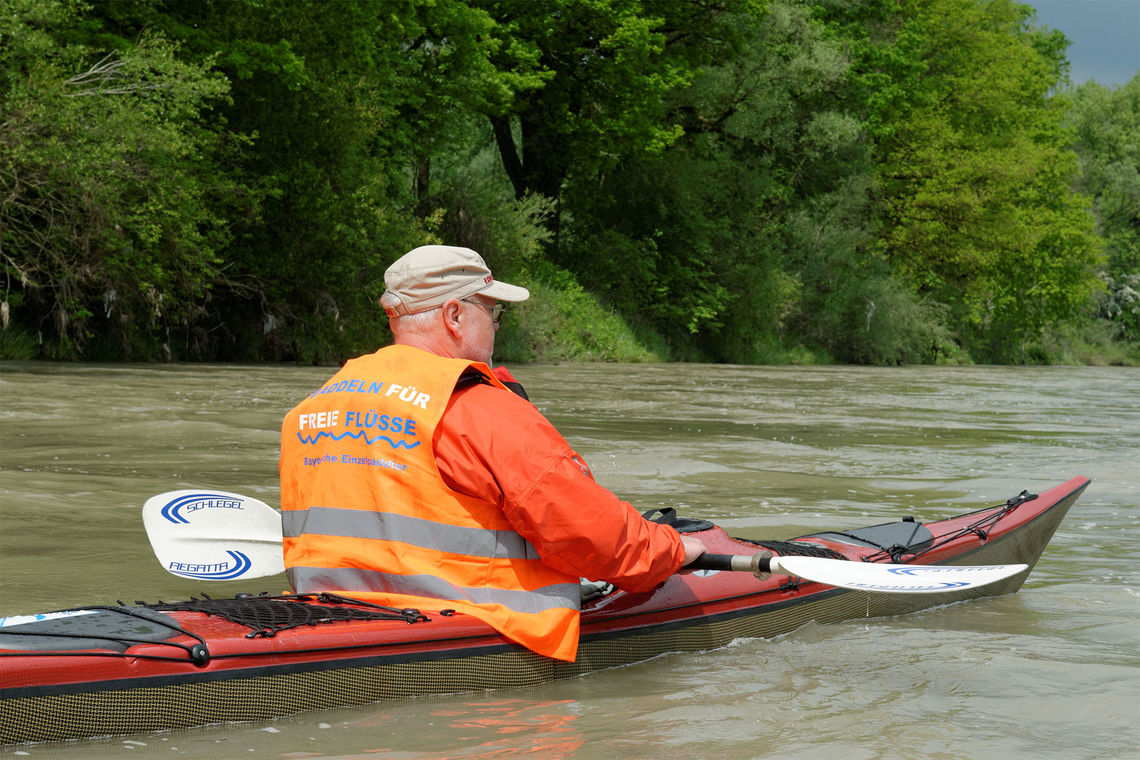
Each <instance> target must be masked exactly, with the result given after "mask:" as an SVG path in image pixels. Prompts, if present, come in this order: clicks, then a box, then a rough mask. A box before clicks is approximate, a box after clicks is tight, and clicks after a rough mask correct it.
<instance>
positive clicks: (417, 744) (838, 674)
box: [0, 363, 1140, 760]
mask: <svg viewBox="0 0 1140 760" xmlns="http://www.w3.org/2000/svg"><path fill="white" fill-rule="evenodd" d="M512 369H514V371H515V374H516V376H518V377H519V379H520V380H521V381H522V382H523V383H524V384H525V385H526V386H527V389H528V392H529V393H530V395H531V398H532V399H534V400H535V401H536V403H537V404H538V406H539V407H540V408H541V409H542V410H543V412H544V413H546V414H547V415H548V416H549V417H550V418H551V419H552V420H553V421H554V422H555V423H556V424H557V425H558V427H559V428H560V429H561V430H562V432H563V433H564V434H565V435H566V437H567V438H568V439H569V440H570V442H571V444H572V445H574V446H575V447H576V448H577V449H578V450H579V451H580V452H581V453H582V454H583V455H584V456H585V457H586V459H587V460H588V461H589V462H590V464H591V466H592V468H593V470H594V473H595V475H596V477H597V478H598V479H599V480H600V481H602V482H603V483H604V484H606V485H607V486H609V487H611V488H612V489H614V490H615V491H617V492H618V493H619V494H621V495H622V496H623V497H625V498H627V499H629V500H630V501H632V502H633V503H634V504H635V506H637V507H638V508H640V509H650V508H653V507H664V506H669V507H677V508H678V509H679V510H680V511H681V512H683V513H685V514H688V515H690V516H695V517H705V518H708V519H712V520H714V521H716V522H718V523H720V524H722V525H724V526H725V527H726V528H728V530H729V531H730V532H732V533H734V534H736V535H740V536H745V537H750V538H786V537H789V536H791V535H800V534H803V533H807V532H813V531H818V530H824V529H833V528H849V527H856V526H859V525H866V524H871V523H876V522H884V521H886V520H890V519H895V518H897V517H899V516H901V515H905V514H912V515H915V516H916V517H919V518H920V519H936V518H939V517H942V516H946V515H949V514H953V513H958V512H961V511H965V510H966V509H971V508H974V507H980V506H983V505H986V504H993V503H999V502H1002V501H1004V500H1005V499H1007V498H1008V497H1010V496H1012V495H1014V494H1016V493H1018V492H1019V491H1020V490H1022V489H1023V488H1025V489H1029V490H1042V489H1044V488H1047V487H1049V486H1051V485H1054V484H1056V483H1059V482H1061V481H1063V480H1066V479H1067V478H1069V477H1070V476H1073V475H1078V474H1081V475H1088V476H1091V477H1092V478H1093V479H1094V482H1093V484H1092V486H1091V487H1090V488H1089V489H1088V491H1087V492H1086V494H1085V495H1084V496H1083V497H1082V499H1081V501H1080V502H1078V503H1077V506H1076V507H1075V508H1074V509H1073V511H1072V513H1071V514H1070V516H1069V518H1068V520H1067V521H1066V522H1065V523H1064V524H1063V525H1062V526H1061V528H1060V530H1059V531H1058V533H1057V535H1056V537H1055V538H1054V540H1053V543H1052V545H1051V546H1050V548H1049V549H1048V550H1047V551H1046V553H1045V555H1044V557H1043V558H1042V560H1041V562H1040V563H1039V564H1038V566H1037V568H1036V569H1035V571H1034V573H1033V575H1031V576H1030V578H1029V580H1028V582H1027V583H1026V585H1025V587H1024V589H1023V590H1022V592H1020V593H1019V594H1016V595H1014V596H1010V597H1004V598H1001V599H994V600H988V601H985V602H978V603H970V604H962V605H956V606H950V607H944V608H941V609H935V610H930V611H927V612H923V613H919V614H916V615H910V616H907V617H902V618H897V619H889V620H873V621H859V622H853V623H845V624H840V625H829V626H811V627H809V628H805V629H802V630H800V631H797V632H795V633H793V634H789V635H787V636H784V637H781V638H779V639H776V640H749V641H742V642H738V643H737V644H735V645H734V646H731V647H728V648H725V649H720V650H717V651H714V652H708V653H703V654H696V655H685V656H680V655H675V656H666V657H662V658H658V659H657V660H653V661H651V662H648V663H643V664H641V665H636V666H632V667H628V668H622V669H618V670H613V671H606V672H602V673H597V674H593V675H590V676H586V677H583V678H578V679H572V680H569V681H565V682H560V683H557V684H549V685H546V686H542V687H536V688H533V689H522V690H512V691H505V692H493V693H478V694H471V695H454V696H445V697H432V698H424V699H414V700H405V701H401V702H396V703H390V704H383V705H368V706H365V707H361V708H356V709H353V710H339V711H330V712H325V713H308V714H304V715H298V716H293V717H289V718H283V719H281V720H278V721H274V722H271V723H266V724H243V725H236V726H222V727H212V728H203V729H197V730H194V731H186V732H172V733H167V734H152V735H146V736H138V737H125V738H124V737H119V738H113V739H105V740H94V741H86V742H78V743H70V744H55V745H36V746H30V747H22V748H5V749H3V750H0V752H2V753H3V754H4V755H5V756H9V755H13V753H14V752H23V753H26V756H31V757H38V758H55V757H60V758H63V757H66V758H87V757H101V756H102V757H122V756H124V755H127V754H129V755H131V756H134V757H159V756H161V757H199V758H219V757H227V758H234V757H250V756H259V757H265V756H269V757H282V758H307V757H320V758H337V757H343V758H349V757H352V758H357V757H369V758H372V757H378V758H416V759H418V760H425V759H428V758H430V759H432V760H435V759H437V758H496V757H508V756H511V757H513V756H530V757H542V758H564V757H565V758H569V757H574V758H613V757H617V756H622V755H626V756H629V757H631V758H642V757H665V758H671V757H678V758H681V757H683V758H694V757H701V758H711V757H716V758H754V757H761V756H763V757H769V758H817V757H828V756H832V755H834V756H837V757H838V756H843V757H848V758H864V757H866V758H873V757H885V756H889V755H894V754H899V753H900V752H899V748H900V747H904V748H905V752H903V753H902V754H903V755H904V756H906V757H908V758H918V759H922V758H941V757H946V756H949V754H951V753H952V754H953V755H954V756H956V757H998V756H1002V757H1005V756H1008V757H1056V758H1065V760H1069V758H1073V757H1090V758H1091V757H1106V758H1107V757H1126V756H1128V753H1129V752H1134V750H1135V748H1136V747H1138V746H1140V734H1138V733H1137V728H1136V726H1137V725H1140V708H1138V707H1137V705H1138V704H1140V672H1138V667H1140V654H1138V652H1140V625H1138V622H1140V582H1138V581H1140V570H1138V569H1137V567H1138V560H1140V551H1138V550H1137V548H1136V546H1137V538H1138V537H1140V531H1138V522H1140V510H1137V503H1138V501H1140V466H1138V463H1140V401H1138V399H1140V372H1138V371H1137V370H1134V369H1121V368H994V367H968V368H903V369H890V370H886V369H872V368H849V367H813V368H798V367H780V368H771V367H733V366H700V365H637V366H624V365H550V366H524V367H518V368H512ZM331 374H332V370H331V369H329V368H312V367H302V368H296V367H277V366H256V367H239V366H229V365H227V366H220V365H218V366H201V365H195V366H149V365H148V366H116V365H57V364H38V363H14V364H13V363H6V364H0V615H7V614H14V613H21V612H32V611H41V610H44V609H49V608H59V607H66V606H71V605H78V604H84V603H87V604H91V603H107V602H114V601H115V600H118V599H123V600H124V601H133V600H135V599H145V600H149V601H154V600H157V599H167V600H169V599H172V598H185V597H188V596H190V595H195V594H200V593H201V592H203V591H206V592H208V593H210V594H211V595H215V596H221V595H227V594H232V593H236V592H237V591H262V590H268V591H280V590H282V589H284V587H285V582H284V578H281V577H279V578H271V579H262V580H259V581H254V582H245V583H222V584H210V585H205V584H202V583H197V582H191V581H187V580H182V579H178V578H175V577H173V576H170V575H167V574H166V573H164V572H163V571H162V569H161V567H160V566H159V565H158V563H157V561H156V560H155V559H154V558H153V556H152V555H151V553H150V550H149V547H148V544H147V540H146V536H145V533H144V531H143V528H142V523H141V520H140V518H139V510H140V508H141V506H142V504H143V502H144V501H145V500H146V499H147V498H148V497H150V496H152V495H154V494H156V493H161V492H164V491H169V490H174V489H177V488H190V487H215V488H220V489H224V490H228V491H234V492H237V493H244V494H248V495H250V496H255V497H257V498H259V499H262V500H264V501H266V502H268V503H269V504H276V502H277V483H276V477H277V472H276V464H277V463H276V460H277V450H278V426H279V424H280V420H281V418H282V417H283V415H284V413H285V411H287V410H288V409H289V408H290V407H291V406H292V405H293V404H294V403H296V402H297V401H298V400H299V399H301V398H303V397H304V396H305V395H307V394H308V393H309V392H310V391H311V390H313V389H314V388H316V387H318V386H319V385H320V384H321V382H323V380H325V379H326V378H327V377H328V376H330V375H331ZM251 584H252V587H251ZM21 756H24V755H21Z"/></svg>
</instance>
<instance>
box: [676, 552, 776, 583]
mask: <svg viewBox="0 0 1140 760" xmlns="http://www.w3.org/2000/svg"><path fill="white" fill-rule="evenodd" d="M686 567H689V568H692V569H693V570H732V571H736V572H743V573H752V574H753V575H755V576H756V577H757V578H766V577H767V574H768V573H774V572H775V573H778V572H780V571H781V568H780V562H779V558H778V557H773V556H772V554H771V553H770V552H757V553H756V554H752V555H748V554H707V553H706V554H702V555H701V556H699V557H697V558H696V559H695V560H693V561H692V562H691V563H690V564H688V565H686Z"/></svg>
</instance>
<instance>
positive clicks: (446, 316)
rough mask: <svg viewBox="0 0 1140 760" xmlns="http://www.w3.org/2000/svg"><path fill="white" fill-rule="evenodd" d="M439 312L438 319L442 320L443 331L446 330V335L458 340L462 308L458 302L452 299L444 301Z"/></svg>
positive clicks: (460, 330)
mask: <svg viewBox="0 0 1140 760" xmlns="http://www.w3.org/2000/svg"><path fill="white" fill-rule="evenodd" d="M439 311H440V318H441V319H442V320H443V329H445V330H447V333H448V335H451V336H452V337H453V338H455V339H456V340H458V339H459V337H460V333H461V332H462V329H463V328H462V326H461V324H460V322H461V321H462V318H463V306H461V305H460V303H459V301H457V300H456V299H454V298H452V299H451V300H449V301H446V302H445V303H444V304H443V306H441V307H440V309H439Z"/></svg>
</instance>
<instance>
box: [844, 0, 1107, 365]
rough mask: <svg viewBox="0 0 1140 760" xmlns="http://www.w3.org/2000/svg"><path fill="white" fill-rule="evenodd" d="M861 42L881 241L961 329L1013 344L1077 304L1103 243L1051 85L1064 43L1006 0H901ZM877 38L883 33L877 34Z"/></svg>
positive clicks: (987, 347)
mask: <svg viewBox="0 0 1140 760" xmlns="http://www.w3.org/2000/svg"><path fill="white" fill-rule="evenodd" d="M880 7H886V8H887V9H888V10H889V13H885V14H884V15H883V16H882V17H880V18H879V19H877V22H876V23H875V24H874V26H873V27H872V33H871V35H870V36H869V37H868V38H867V39H866V40H865V42H864V44H863V46H862V48H861V49H862V51H863V55H864V62H863V63H862V64H861V72H862V77H863V82H864V86H865V87H866V92H867V98H866V100H867V104H868V109H869V110H868V117H867V121H868V124H869V125H870V127H871V133H872V136H873V137H874V139H875V141H876V145H877V160H876V169H877V175H878V181H879V185H880V191H881V194H882V203H883V210H884V213H883V216H882V219H881V224H882V227H881V233H880V234H881V238H882V241H883V248H882V253H883V255H884V256H885V257H886V259H887V260H888V261H889V262H891V263H892V265H893V267H894V268H895V269H896V270H897V271H898V272H899V273H901V274H902V275H903V276H904V277H905V278H906V279H907V280H908V281H910V282H911V283H913V285H914V287H916V288H917V290H918V292H919V293H920V294H921V295H924V296H926V297H931V298H934V299H936V300H937V301H939V302H942V303H945V304H947V305H948V306H949V307H950V309H951V314H952V317H953V319H954V320H955V322H957V323H958V324H959V325H962V326H963V327H962V328H961V329H960V330H959V337H960V339H962V340H965V341H967V342H971V341H972V342H973V344H974V345H975V346H977V347H978V348H979V349H981V350H982V351H988V352H990V353H989V355H990V356H992V357H998V356H1007V357H1008V356H1013V355H1015V354H1016V352H1017V351H1018V350H1019V347H1020V346H1021V345H1023V342H1024V340H1026V339H1027V338H1031V337H1032V336H1034V335H1035V334H1037V333H1038V332H1039V331H1040V329H1041V328H1042V327H1044V326H1046V325H1049V324H1055V323H1056V322H1057V321H1059V320H1063V319H1067V318H1071V317H1073V316H1074V315H1076V314H1078V313H1079V312H1080V310H1081V308H1082V307H1083V306H1084V304H1086V303H1087V302H1088V301H1089V299H1090V297H1091V296H1092V294H1093V293H1094V292H1095V289H1096V287H1097V283H1096V277H1095V273H1096V268H1097V266H1098V263H1099V260H1100V258H1099V257H1100V246H1099V243H1098V241H1097V238H1096V235H1095V230H1094V229H1093V227H1092V220H1091V217H1090V216H1089V214H1088V213H1087V206H1086V203H1085V201H1084V200H1083V199H1082V197H1081V196H1080V195H1079V194H1077V193H1075V192H1073V191H1072V189H1071V187H1070V182H1071V181H1072V179H1073V177H1074V176H1075V173H1076V169H1077V166H1076V157H1075V155H1074V154H1073V152H1072V151H1071V150H1070V149H1069V147H1068V144H1067V139H1068V138H1067V136H1066V134H1065V132H1064V130H1062V129H1061V127H1060V120H1061V119H1060V116H1061V112H1062V110H1063V108H1064V104H1063V101H1060V100H1058V99H1056V98H1050V97H1048V95H1049V90H1050V88H1051V87H1053V86H1054V85H1055V84H1056V83H1057V78H1058V76H1059V72H1060V71H1062V70H1063V66H1062V64H1061V62H1060V61H1059V60H1058V59H1056V58H1052V59H1051V58H1049V57H1048V55H1049V54H1053V55H1056V54H1057V51H1058V50H1059V49H1060V47H1059V46H1058V45H1057V44H1056V40H1055V39H1052V38H1050V37H1044V36H1043V34H1042V33H1041V32H1038V31H1035V30H1033V29H1031V28H1029V27H1028V22H1029V20H1030V19H1031V13H1032V10H1031V9H1030V8H1028V7H1027V6H1022V5H1018V4H1016V3H1013V2H1008V1H1007V0H996V1H995V2H979V1H978V0H898V2H897V3H892V4H888V5H886V6H880ZM882 40H885V41H882Z"/></svg>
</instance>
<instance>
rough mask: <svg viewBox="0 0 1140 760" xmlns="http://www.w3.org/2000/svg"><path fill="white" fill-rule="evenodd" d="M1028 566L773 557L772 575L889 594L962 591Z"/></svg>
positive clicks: (1003, 578)
mask: <svg viewBox="0 0 1140 760" xmlns="http://www.w3.org/2000/svg"><path fill="white" fill-rule="evenodd" d="M1027 569H1029V565H979V566H954V565H883V564H879V563H877V562H844V561H837V560H833V559H821V558H819V557H773V558H772V572H774V573H786V574H788V575H798V576H799V577H801V578H807V579H808V580H811V581H816V582H818V583H826V584H827V585H829V586H838V587H840V588H850V589H856V590H859V591H881V592H886V593H891V594H936V593H940V592H947V591H962V590H963V589H970V588H977V587H978V586H985V585H988V584H990V583H996V582H998V581H1000V580H1005V579H1006V578H1009V577H1010V576H1012V575H1017V574H1018V573H1020V572H1024V571H1025V570H1027Z"/></svg>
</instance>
